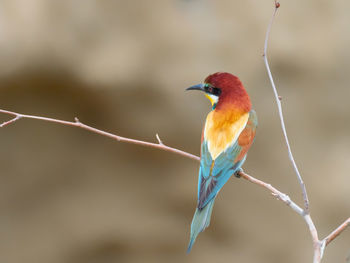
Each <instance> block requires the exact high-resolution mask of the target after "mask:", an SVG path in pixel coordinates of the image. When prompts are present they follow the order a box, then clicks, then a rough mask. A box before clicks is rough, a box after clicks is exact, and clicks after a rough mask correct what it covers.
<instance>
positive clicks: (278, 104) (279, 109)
mask: <svg viewBox="0 0 350 263" xmlns="http://www.w3.org/2000/svg"><path fill="white" fill-rule="evenodd" d="M279 7H280V4H279V2H277V1H275V9H274V11H273V15H272V17H271V20H270V23H269V25H268V27H267V31H266V37H265V45H264V55H263V57H264V62H265V66H266V70H267V74H268V75H269V79H270V82H271V85H272V89H273V93H274V95H275V99H276V103H277V107H278V113H279V117H280V120H281V127H282V131H283V136H284V139H285V142H286V145H287V149H288V156H289V159H290V161H291V163H292V165H293V168H294V171H295V173H296V175H297V177H298V181H299V184H300V186H301V189H302V193H303V198H304V207H305V211H306V213H309V212H310V211H309V198H308V196H307V191H306V187H305V184H304V181H303V179H302V177H301V175H300V173H299V169H298V167H297V164H296V162H295V160H294V157H293V153H292V150H291V148H290V144H289V140H288V136H287V130H286V126H285V124H284V117H283V112H282V104H281V100H282V97H280V96H279V95H278V92H277V89H276V86H275V82H274V80H273V77H272V73H271V70H270V66H269V62H268V60H267V47H268V41H269V36H270V32H271V27H272V24H273V21H274V19H275V17H276V13H277V10H278V8H279Z"/></svg>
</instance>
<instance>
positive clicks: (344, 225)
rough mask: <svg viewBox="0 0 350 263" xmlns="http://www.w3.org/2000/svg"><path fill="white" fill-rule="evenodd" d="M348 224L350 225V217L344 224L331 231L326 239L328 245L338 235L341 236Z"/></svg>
mask: <svg viewBox="0 0 350 263" xmlns="http://www.w3.org/2000/svg"><path fill="white" fill-rule="evenodd" d="M348 226H350V217H349V218H348V219H346V220H345V222H344V223H343V224H341V225H340V226H338V227H337V228H336V229H335V230H334V231H333V232H332V233H330V234H329V235H328V236H327V237H326V238H325V239H324V241H325V244H326V246H327V245H328V244H329V243H331V242H332V241H333V240H334V239H335V238H336V237H337V236H339V235H340V234H341V233H342V232H343V231H344V230H345V229H346V228H347V227H348Z"/></svg>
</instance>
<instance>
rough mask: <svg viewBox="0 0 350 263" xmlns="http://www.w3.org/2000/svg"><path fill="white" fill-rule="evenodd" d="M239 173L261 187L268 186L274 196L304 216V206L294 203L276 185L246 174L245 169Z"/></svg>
mask: <svg viewBox="0 0 350 263" xmlns="http://www.w3.org/2000/svg"><path fill="white" fill-rule="evenodd" d="M238 175H239V176H240V177H242V178H244V179H246V180H247V181H249V182H251V183H253V184H257V185H259V186H261V187H264V188H266V189H267V190H269V191H270V192H271V193H272V195H273V196H275V197H276V198H277V199H278V200H280V201H282V202H283V203H285V204H286V205H287V206H289V207H290V208H292V209H293V210H294V211H295V212H297V213H298V214H299V215H301V216H303V214H304V210H303V209H302V208H300V206H298V205H297V204H296V203H294V202H293V201H292V200H291V199H290V197H289V196H288V195H286V194H284V193H282V192H280V191H279V190H277V189H276V188H275V187H273V186H272V185H271V184H268V183H265V182H263V181H261V180H258V179H256V178H254V177H252V176H250V175H248V174H246V173H245V172H244V171H243V170H241V171H240V172H239V173H238Z"/></svg>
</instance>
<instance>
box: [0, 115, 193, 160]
mask: <svg viewBox="0 0 350 263" xmlns="http://www.w3.org/2000/svg"><path fill="white" fill-rule="evenodd" d="M0 113H4V114H8V115H13V116H16V117H15V118H13V119H12V120H10V121H7V122H4V123H2V124H1V125H0V127H4V126H6V125H8V124H10V123H13V122H15V121H17V120H19V119H22V118H23V119H35V120H41V121H48V122H54V123H59V124H63V125H67V126H73V127H79V128H82V129H84V130H88V131H91V132H93V133H97V134H100V135H103V136H106V137H109V138H112V139H114V140H117V141H119V142H127V143H132V144H137V145H142V146H147V147H152V148H157V149H161V150H165V151H168V152H173V153H176V154H179V155H182V156H185V157H188V158H191V159H193V160H196V161H199V157H198V156H195V155H193V154H190V153H187V152H184V151H181V150H178V149H175V148H172V147H169V146H166V145H164V144H162V143H159V144H158V143H151V142H145V141H140V140H135V139H130V138H126V137H122V136H118V135H115V134H112V133H109V132H105V131H102V130H98V129H96V128H93V127H91V126H88V125H86V124H84V123H82V122H80V121H79V119H78V118H75V119H74V120H75V122H70V121H63V120H57V119H52V118H46V117H40V116H33V115H26V114H21V113H17V112H12V111H7V110H0Z"/></svg>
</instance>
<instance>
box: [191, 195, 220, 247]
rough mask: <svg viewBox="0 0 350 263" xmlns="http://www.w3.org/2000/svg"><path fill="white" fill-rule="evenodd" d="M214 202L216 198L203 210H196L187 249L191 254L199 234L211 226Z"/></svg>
mask: <svg viewBox="0 0 350 263" xmlns="http://www.w3.org/2000/svg"><path fill="white" fill-rule="evenodd" d="M214 201H215V197H214V198H213V199H212V200H210V201H209V203H208V204H207V205H206V206H205V207H203V208H202V209H198V208H197V209H196V212H195V213H194V216H193V219H192V224H191V236H190V243H189V245H188V248H187V253H190V251H191V249H192V246H193V244H194V242H195V241H196V238H197V236H198V234H199V233H200V232H202V231H204V229H206V228H207V227H208V226H209V224H210V217H211V212H212V211H213V205H214Z"/></svg>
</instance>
